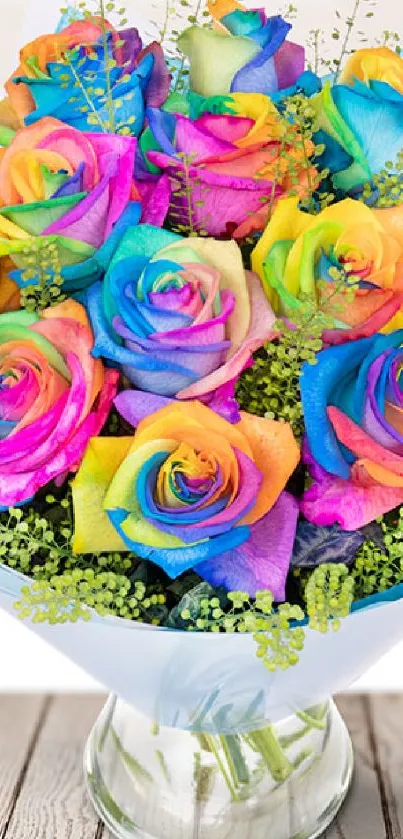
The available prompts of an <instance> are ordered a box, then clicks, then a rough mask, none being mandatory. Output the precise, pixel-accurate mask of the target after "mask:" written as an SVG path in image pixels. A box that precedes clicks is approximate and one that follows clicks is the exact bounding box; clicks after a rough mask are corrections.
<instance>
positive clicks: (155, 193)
mask: <svg viewBox="0 0 403 839" xmlns="http://www.w3.org/2000/svg"><path fill="white" fill-rule="evenodd" d="M136 186H137V189H138V191H139V193H140V196H141V206H142V213H141V222H142V224H152V225H154V227H162V226H163V224H164V222H165V219H166V217H167V215H168V210H169V205H170V202H171V194H172V186H171V181H170V180H169V177H168V175H162V177H161V178H159V179H158V181H156V182H154V181H142V182H138V183H136Z"/></svg>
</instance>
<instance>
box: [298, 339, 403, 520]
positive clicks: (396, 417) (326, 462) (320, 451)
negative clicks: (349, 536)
mask: <svg viewBox="0 0 403 839" xmlns="http://www.w3.org/2000/svg"><path fill="white" fill-rule="evenodd" d="M402 363H403V330H401V329H400V330H397V331H395V332H392V333H391V334H390V335H373V336H371V337H370V338H363V339H361V340H359V341H352V342H351V343H348V344H343V345H341V346H337V347H331V348H329V349H326V350H323V351H322V352H321V353H319V355H318V359H317V364H316V365H314V366H309V365H305V369H304V372H303V376H302V379H301V394H302V404H303V409H304V420H305V427H306V434H307V446H306V451H305V460H306V463H307V464H308V467H309V469H310V472H311V476H312V478H313V483H312V485H311V486H310V488H309V489H308V490H307V492H306V493H305V496H304V499H303V502H302V512H303V514H304V515H305V517H306V518H307V519H309V521H312V522H314V524H317V525H328V524H333V523H335V522H337V523H338V524H340V526H341V527H342V528H343V529H345V530H356V529H358V528H360V527H362V526H363V525H365V524H368V523H369V522H372V521H374V520H375V519H377V518H378V517H379V516H381V515H383V514H384V513H386V512H388V511H389V510H392V509H394V508H395V507H397V506H399V505H401V504H402V503H403V393H402V388H401V368H402Z"/></svg>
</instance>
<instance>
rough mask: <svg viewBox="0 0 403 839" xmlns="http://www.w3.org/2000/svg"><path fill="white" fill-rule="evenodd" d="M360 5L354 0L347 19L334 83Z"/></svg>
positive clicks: (335, 79)
mask: <svg viewBox="0 0 403 839" xmlns="http://www.w3.org/2000/svg"><path fill="white" fill-rule="evenodd" d="M360 5H361V0H355V2H354V8H353V11H352V14H351V17H349V18H347V23H346V34H345V36H344V40H343V43H342V47H341V53H340V57H339V59H338V63H337V67H336V72H335V76H334V81H335V82H337V80H338V78H339V76H340V72H341V66H342V63H343V60H344V58H345V56H346V55H347V50H348V47H349V43H350V38H351V35H352V32H353V29H354V26H355V23H356V19H357V14H358V10H359V8H360Z"/></svg>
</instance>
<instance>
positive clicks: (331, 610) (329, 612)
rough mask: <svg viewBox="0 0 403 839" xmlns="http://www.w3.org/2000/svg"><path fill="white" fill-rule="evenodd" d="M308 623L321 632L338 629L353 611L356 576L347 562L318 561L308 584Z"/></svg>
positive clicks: (306, 589)
mask: <svg viewBox="0 0 403 839" xmlns="http://www.w3.org/2000/svg"><path fill="white" fill-rule="evenodd" d="M305 600H306V610H307V614H308V619H309V626H310V628H311V629H314V630H316V631H318V632H323V633H326V632H328V631H329V629H333V630H334V631H337V630H338V629H339V627H340V619H341V618H346V617H347V616H348V615H349V614H350V610H351V606H352V603H353V600H354V578H353V576H352V574H350V572H349V570H348V568H347V566H346V565H343V564H341V563H340V564H339V563H329V564H324V565H319V566H318V568H315V571H313V573H312V574H310V575H309V577H308V581H307V583H306V586H305Z"/></svg>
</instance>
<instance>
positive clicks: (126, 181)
mask: <svg viewBox="0 0 403 839" xmlns="http://www.w3.org/2000/svg"><path fill="white" fill-rule="evenodd" d="M135 142H136V141H135V140H134V139H132V138H130V137H119V136H117V135H110V134H83V133H81V132H80V131H77V130H76V129H75V128H70V127H69V126H66V125H64V124H63V123H62V122H59V121H58V120H56V119H53V118H52V117H48V118H46V119H42V120H40V122H38V123H36V124H35V125H33V126H30V127H29V128H23V129H21V130H20V131H18V132H17V133H16V134H15V136H14V138H13V140H12V141H11V143H10V145H9V146H8V147H6V148H4V149H2V150H1V151H0V257H7V256H8V257H11V259H12V261H13V263H14V265H11V268H12V267H15V266H17V267H18V268H24V267H25V263H26V260H25V259H24V256H26V255H28V256H29V255H30V248H31V246H32V238H34V240H35V239H36V238H37V237H40V238H45V237H48V238H50V240H51V241H53V243H54V244H56V245H57V249H58V257H59V260H60V264H61V266H62V268H63V269H64V270H63V272H62V273H63V274H64V275H65V277H64V278H65V279H66V281H67V282H68V283H69V282H70V286H71V287H72V288H73V289H74V290H75V287H76V282H75V281H76V280H80V282H79V283H78V287H80V286H81V284H84V285H85V282H86V280H85V278H86V277H87V281H90V280H91V279H92V277H93V276H94V275H95V276H100V272H101V262H102V261H103V260H104V257H105V255H103V256H102V257H100V260H99V264H97V258H96V253H97V251H98V249H100V248H101V247H102V245H103V244H104V243H105V242H106V241H107V240H108V239H109V238H110V237H111V236H112V234H113V231H114V228H115V225H116V224H117V223H119V222H120V221H122V225H123V227H124V226H125V225H127V224H128V223H131V224H135V223H136V222H137V221H138V220H139V219H140V215H141V206H140V196H139V195H138V194H137V192H136V190H135V188H134V187H133V167H134V155H135ZM132 196H133V197H136V198H137V202H138V203H137V206H135V207H132V206H130V201H131V198H132ZM125 213H127V215H126V218H125V220H123V216H124V214H125ZM161 221H162V220H161ZM116 235H117V234H116ZM113 247H114V240H112V242H110V246H109V247H108V252H109V250H110V249H111V248H112V249H113ZM28 264H29V260H28ZM8 270H10V265H7V266H6V271H5V273H6V274H7V271H8ZM3 273H4V272H3ZM3 279H4V278H3V276H2V285H3ZM15 279H17V282H19V284H20V285H21V284H23V283H24V280H23V278H22V277H21V275H16V277H15ZM4 283H5V279H4ZM30 284H33V282H32V279H31V280H30ZM14 289H15V287H14ZM67 290H70V287H69V285H68V286H67ZM7 291H8V288H7V286H6V285H4V288H0V292H1V293H0V300H1V305H2V310H3V311H4V307H5V306H4V304H5V299H4V298H5V295H6V292H7Z"/></svg>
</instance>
